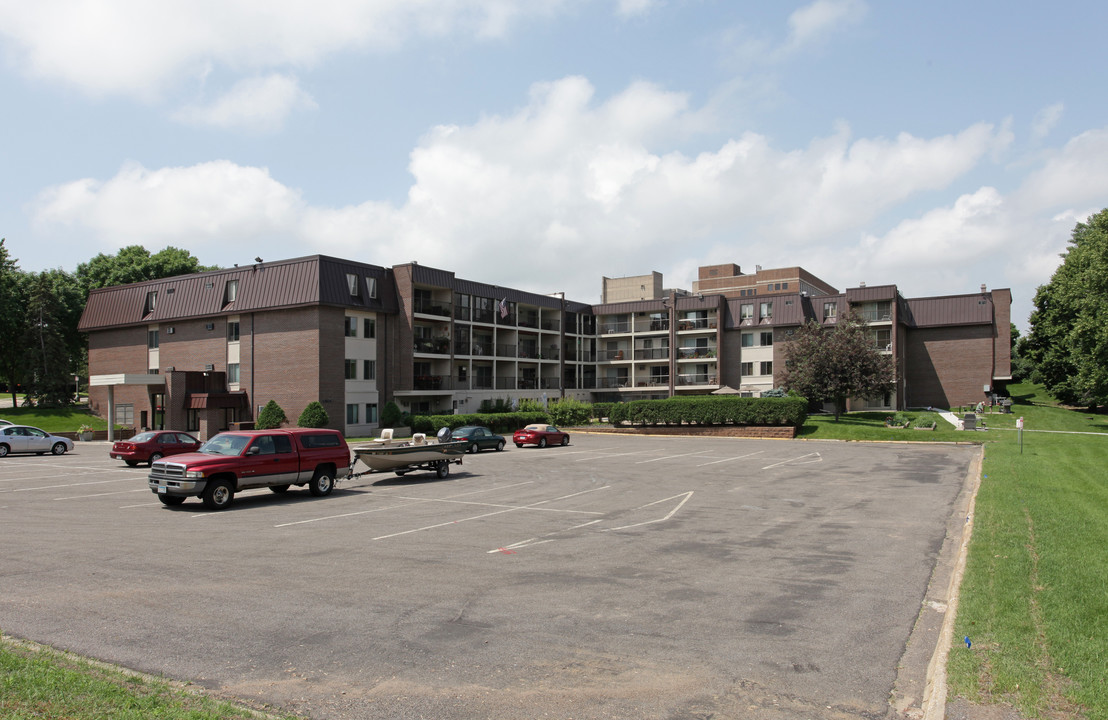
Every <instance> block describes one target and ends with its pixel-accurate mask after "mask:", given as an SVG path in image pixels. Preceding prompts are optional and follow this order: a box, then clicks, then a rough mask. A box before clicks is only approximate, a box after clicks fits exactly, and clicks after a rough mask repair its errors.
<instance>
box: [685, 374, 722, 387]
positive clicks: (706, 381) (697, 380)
mask: <svg viewBox="0 0 1108 720" xmlns="http://www.w3.org/2000/svg"><path fill="white" fill-rule="evenodd" d="M677 384H678V385H680V386H688V385H715V384H716V376H715V375H708V374H706V373H693V374H688V375H678V376H677Z"/></svg>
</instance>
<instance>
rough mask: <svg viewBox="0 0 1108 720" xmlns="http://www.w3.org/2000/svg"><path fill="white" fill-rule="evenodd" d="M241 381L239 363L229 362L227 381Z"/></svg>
mask: <svg viewBox="0 0 1108 720" xmlns="http://www.w3.org/2000/svg"><path fill="white" fill-rule="evenodd" d="M238 381H239V364H238V363H227V382H229V383H237V382H238Z"/></svg>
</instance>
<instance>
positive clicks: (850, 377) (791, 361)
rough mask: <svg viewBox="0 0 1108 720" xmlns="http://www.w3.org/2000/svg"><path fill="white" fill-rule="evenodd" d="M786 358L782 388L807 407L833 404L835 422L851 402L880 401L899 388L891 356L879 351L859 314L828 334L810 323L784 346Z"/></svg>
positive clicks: (842, 319) (819, 326)
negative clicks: (808, 403) (811, 403)
mask: <svg viewBox="0 0 1108 720" xmlns="http://www.w3.org/2000/svg"><path fill="white" fill-rule="evenodd" d="M783 354H784V357H785V372H784V375H783V376H782V378H781V381H782V385H783V386H784V387H785V388H787V389H788V390H790V391H793V392H796V393H797V394H799V395H803V396H804V397H806V398H808V400H809V401H815V402H820V403H834V405H835V420H838V419H839V415H840V414H841V413H842V412H844V411H845V410H846V401H847V399H848V398H852V397H876V396H879V395H884V394H885V393H889V392H892V391H893V389H894V388H895V386H896V368H895V366H894V365H893V359H892V356H890V355H884V354H882V353H881V352H879V351H878V349H877V347H876V346H875V345H874V342H873V339H872V338H871V337H870V335H869V333H868V331H867V330H866V322H865V321H864V320H863V319H862V318H861V317H860V316H858V315H857V314H856V313H850V314H848V315H846V316H844V317H840V318H839V321H838V322H837V323H836V324H835V325H834V326H833V327H830V328H824V327H822V326H821V325H820V324H819V323H817V322H816V321H814V320H810V321H808V322H807V323H805V324H804V325H802V326H801V327H800V329H799V330H797V331H796V333H795V335H794V336H793V338H792V340H791V341H789V342H787V343H785V346H784V350H783Z"/></svg>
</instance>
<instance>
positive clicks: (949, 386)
mask: <svg viewBox="0 0 1108 720" xmlns="http://www.w3.org/2000/svg"><path fill="white" fill-rule="evenodd" d="M994 340H995V339H994V333H993V329H992V327H990V326H988V325H971V326H962V327H950V328H918V329H915V330H913V331H912V332H910V333H908V335H907V338H906V340H905V344H906V346H907V347H906V352H905V353H904V355H905V364H906V366H907V374H906V376H905V377H904V389H905V394H906V403H907V406H908V407H928V406H930V407H938V408H950V407H956V406H959V405H972V404H974V403H977V402H979V401H981V400H983V399H984V397H985V394H984V387H985V386H986V385H988V386H991V385H992V383H993V372H992V370H993V350H994Z"/></svg>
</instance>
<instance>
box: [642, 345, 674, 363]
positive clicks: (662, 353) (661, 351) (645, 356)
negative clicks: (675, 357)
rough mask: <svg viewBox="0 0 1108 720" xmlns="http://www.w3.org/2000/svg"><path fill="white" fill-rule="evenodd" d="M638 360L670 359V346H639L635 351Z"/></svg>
mask: <svg viewBox="0 0 1108 720" xmlns="http://www.w3.org/2000/svg"><path fill="white" fill-rule="evenodd" d="M635 359H636V360H668V359H669V348H667V347H665V348H639V349H638V350H636V351H635Z"/></svg>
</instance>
